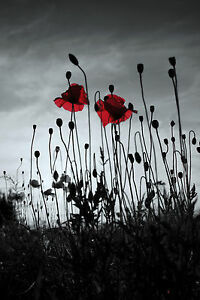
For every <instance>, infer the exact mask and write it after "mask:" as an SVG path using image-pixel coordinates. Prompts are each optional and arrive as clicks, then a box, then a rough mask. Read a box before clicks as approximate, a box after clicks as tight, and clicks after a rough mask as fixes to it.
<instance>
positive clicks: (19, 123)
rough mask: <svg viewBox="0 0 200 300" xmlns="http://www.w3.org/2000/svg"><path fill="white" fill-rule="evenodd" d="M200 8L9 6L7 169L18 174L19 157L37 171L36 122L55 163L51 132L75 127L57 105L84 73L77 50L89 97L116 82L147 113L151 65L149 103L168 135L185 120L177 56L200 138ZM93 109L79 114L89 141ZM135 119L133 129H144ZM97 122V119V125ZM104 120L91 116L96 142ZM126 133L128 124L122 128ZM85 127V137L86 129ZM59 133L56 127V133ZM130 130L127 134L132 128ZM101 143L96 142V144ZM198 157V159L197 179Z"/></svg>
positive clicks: (23, 0)
mask: <svg viewBox="0 0 200 300" xmlns="http://www.w3.org/2000/svg"><path fill="white" fill-rule="evenodd" d="M199 10H200V4H199V1H186V0H181V1H177V0H173V1H172V0H169V1H160V0H159V1H148V0H147V1H142V0H140V1H121V2H120V1H115V2H114V1H112V2H111V1H110V2H109V1H105V0H101V1H98V2H97V1H77V2H75V1H71V2H70V1H58V0H55V1H52V0H42V1H39V0H38V1H30V0H12V1H9V0H7V1H5V2H4V3H2V4H1V8H0V36H1V39H0V69H1V72H0V91H1V94H0V103H1V110H0V128H1V135H0V143H1V147H0V159H1V165H0V172H1V173H2V172H3V170H6V171H7V172H8V173H10V174H14V173H15V170H16V168H17V167H18V165H19V159H20V157H23V158H24V168H26V166H27V165H29V159H30V152H29V149H30V141H31V134H32V125H33V124H37V126H38V130H37V135H36V145H35V149H39V150H40V151H41V156H42V157H43V162H44V161H45V159H46V158H47V151H48V128H49V127H53V128H54V129H55V131H56V129H57V128H56V126H55V120H56V118H58V117H62V118H63V119H64V120H65V121H66V122H68V120H69V118H70V113H69V112H67V111H64V110H63V109H59V108H57V107H56V106H55V104H54V103H53V99H54V98H56V97H58V96H60V94H61V93H62V92H63V91H65V90H66V88H67V84H66V79H65V72H66V71H67V70H71V71H72V74H73V77H72V82H76V83H83V82H84V81H83V76H82V74H81V73H80V71H79V70H77V68H76V67H75V66H73V65H72V64H71V63H70V62H69V60H68V53H73V54H75V55H76V56H77V57H78V59H79V62H80V64H81V66H82V67H83V68H84V70H85V71H86V73H87V76H88V82H89V91H90V101H91V102H92V101H93V95H94V92H95V91H96V90H100V91H101V92H102V95H103V96H104V95H106V93H107V92H108V85H109V84H114V85H115V93H116V94H118V95H120V96H122V97H124V98H125V99H126V100H127V102H132V103H133V104H134V106H135V108H136V109H138V110H139V114H143V113H144V110H143V107H142V101H141V94H140V86H139V81H138V74H137V71H136V66H137V63H141V62H142V63H144V65H145V71H144V76H143V77H144V86H145V95H146V99H147V105H148V106H150V105H151V104H154V105H155V106H156V114H157V118H158V119H159V120H160V123H161V127H162V132H163V134H164V136H163V138H164V137H165V135H166V136H167V135H168V134H169V126H168V124H169V123H170V121H171V120H172V119H174V120H175V121H176V107H175V101H174V96H173V90H172V85H171V82H170V79H169V77H168V73H167V72H168V69H169V63H168V57H170V56H176V59H177V70H178V77H179V92H180V100H181V112H182V119H183V120H182V121H183V128H184V131H185V132H186V133H187V132H188V131H189V130H190V129H194V130H195V131H196V132H197V136H198V138H199V134H200V119H199V112H200V99H199V96H200V18H199ZM85 117H86V111H83V112H79V113H77V119H78V125H79V127H80V128H81V129H80V134H81V142H82V144H83V145H84V143H85V142H87V130H86V128H85V127H86V122H85ZM137 119H138V117H137V116H136V117H135V120H134V121H133V122H135V123H133V124H134V125H133V128H134V126H135V128H136V127H137V123H138V121H137ZM97 121H98V122H97ZM98 126H99V120H98V117H97V116H96V113H95V112H94V111H92V129H93V135H94V134H95V136H94V139H95V138H96V130H98V128H99V127H98ZM123 126H124V128H126V126H128V125H126V124H123ZM81 130H82V131H81ZM56 132H57V131H56ZM125 132H126V130H125ZM56 143H57V140H56V138H55V140H54V145H56ZM95 144H97V143H95ZM198 168H199V156H198V155H195V172H196V173H195V174H196V175H195V176H196V178H197V181H199V177H198V176H197V174H198V172H197V171H198Z"/></svg>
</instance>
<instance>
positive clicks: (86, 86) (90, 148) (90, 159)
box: [78, 65, 92, 190]
mask: <svg viewBox="0 0 200 300" xmlns="http://www.w3.org/2000/svg"><path fill="white" fill-rule="evenodd" d="M78 68H79V69H80V70H81V72H82V73H83V75H84V79H85V88H86V93H87V99H88V130H89V145H90V146H89V171H90V185H91V190H92V177H91V170H92V162H91V161H92V139H91V125H90V102H89V93H88V84H87V76H86V74H85V71H84V70H83V69H82V68H81V67H80V66H79V65H78Z"/></svg>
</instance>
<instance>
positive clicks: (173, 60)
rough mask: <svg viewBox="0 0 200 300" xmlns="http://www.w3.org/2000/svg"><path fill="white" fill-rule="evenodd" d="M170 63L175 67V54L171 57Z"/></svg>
mask: <svg viewBox="0 0 200 300" xmlns="http://www.w3.org/2000/svg"><path fill="white" fill-rule="evenodd" d="M169 63H170V65H171V66H172V67H175V65H176V58H175V57H174V56H173V57H169Z"/></svg>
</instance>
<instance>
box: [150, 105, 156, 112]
mask: <svg viewBox="0 0 200 300" xmlns="http://www.w3.org/2000/svg"><path fill="white" fill-rule="evenodd" d="M154 110H155V106H154V105H151V106H150V112H151V113H153V112H154Z"/></svg>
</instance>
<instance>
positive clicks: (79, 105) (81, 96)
mask: <svg viewBox="0 0 200 300" xmlns="http://www.w3.org/2000/svg"><path fill="white" fill-rule="evenodd" d="M61 96H62V98H56V99H55V100H54V102H55V104H56V105H57V106H58V107H63V108H64V109H66V110H68V111H71V112H72V110H73V111H74V112H77V111H81V110H83V108H84V105H85V104H88V98H87V94H86V93H85V90H84V87H83V86H82V85H78V84H76V83H73V84H71V86H70V87H69V89H68V90H67V91H66V92H64V93H62V94H61Z"/></svg>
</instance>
